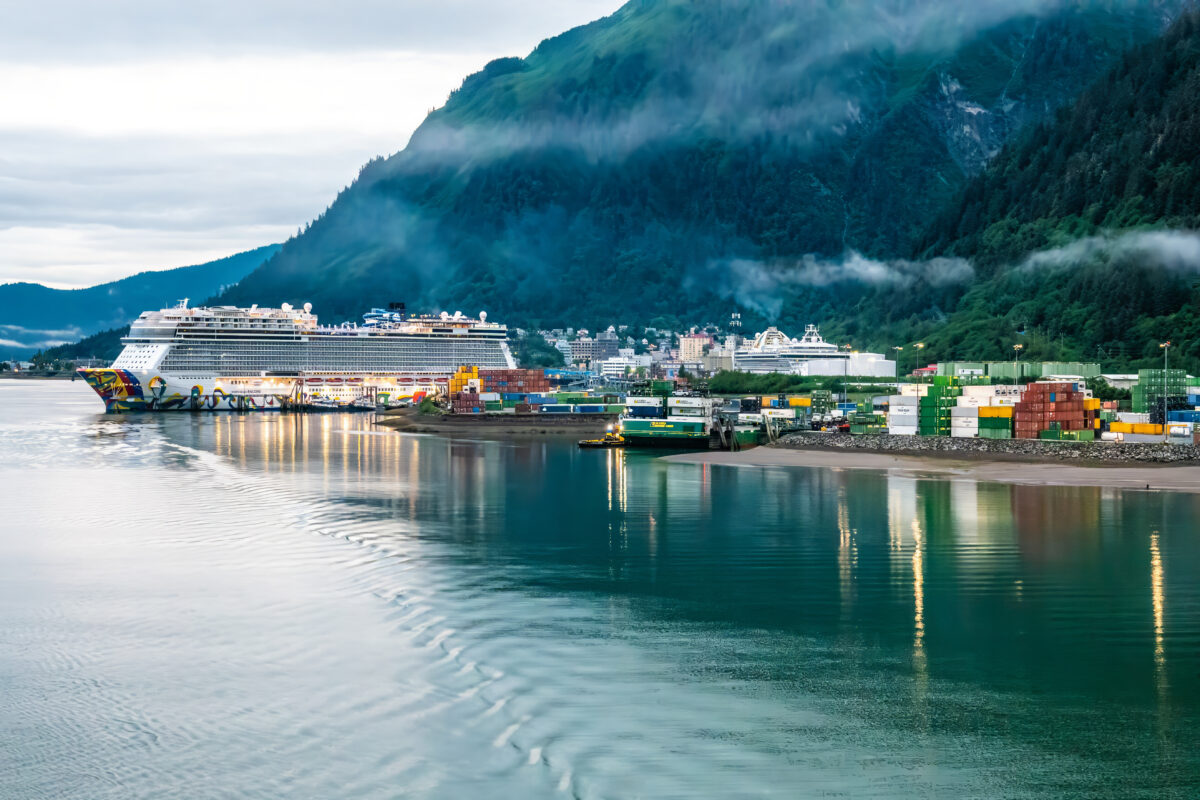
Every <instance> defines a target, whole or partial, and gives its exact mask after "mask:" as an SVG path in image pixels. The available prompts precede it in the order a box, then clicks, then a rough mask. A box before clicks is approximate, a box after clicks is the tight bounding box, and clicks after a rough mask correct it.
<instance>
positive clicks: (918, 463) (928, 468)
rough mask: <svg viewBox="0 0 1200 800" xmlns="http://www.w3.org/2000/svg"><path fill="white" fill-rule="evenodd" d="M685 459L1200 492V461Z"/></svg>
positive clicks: (719, 455) (794, 454)
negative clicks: (1135, 463)
mask: <svg viewBox="0 0 1200 800" xmlns="http://www.w3.org/2000/svg"><path fill="white" fill-rule="evenodd" d="M664 458H665V460H667V461H672V462H676V463H683V464H722V465H727V466H735V467H813V468H829V469H868V470H882V471H885V472H892V473H898V474H904V475H909V476H912V477H930V478H936V477H942V478H966V479H968V480H975V481H991V482H995V483H1020V484H1035V485H1049V486H1105V487H1112V488H1118V489H1140V490H1143V491H1144V490H1145V489H1146V487H1147V486H1149V487H1150V489H1151V490H1157V491H1163V490H1165V491H1176V492H1196V493H1200V466H1193V465H1187V466H1175V465H1166V464H1164V465H1141V464H1139V465H1138V466H1128V465H1124V464H1114V465H1111V466H1108V465H1106V466H1079V465H1075V464H1063V463H1061V462H1058V463H1029V462H1016V461H986V460H980V459H977V458H973V459H952V458H947V457H944V456H940V457H937V458H925V457H919V456H900V455H889V454H884V453H863V452H830V451H827V450H788V449H783V448H774V447H756V448H754V449H753V450H745V451H742V452H740V453H727V452H705V453H684V454H681V455H674V456H665V457H664Z"/></svg>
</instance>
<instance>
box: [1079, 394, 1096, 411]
mask: <svg viewBox="0 0 1200 800" xmlns="http://www.w3.org/2000/svg"><path fill="white" fill-rule="evenodd" d="M1083 410H1084V411H1099V410H1100V401H1099V400H1097V399H1096V398H1094V397H1093V398H1091V399H1090V400H1084V401H1083Z"/></svg>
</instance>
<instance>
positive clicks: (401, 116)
mask: <svg viewBox="0 0 1200 800" xmlns="http://www.w3.org/2000/svg"><path fill="white" fill-rule="evenodd" d="M620 5H621V0H392V2H386V1H385V0H341V2H338V3H329V2H320V3H317V2H309V1H308V0H237V1H236V2H235V1H234V0H194V1H193V2H190V3H182V2H171V1H170V0H103V1H102V0H38V2H29V0H0V283H6V282H11V281H20V280H27V281H36V282H39V283H45V284H48V285H52V286H59V287H75V286H89V285H92V284H95V283H101V282H103V281H107V280H113V279H115V278H120V277H124V276H126V275H130V274H132V273H134V272H139V271H141V270H144V269H160V268H167V267H176V266H184V265H187V264H196V263H202V262H204V261H209V260H211V259H214V258H220V257H221V256H226V255H230V254H232V253H234V252H237V251H240V250H246V249H249V248H252V247H257V246H258V245H262V244H268V243H271V242H278V241H283V240H284V239H285V238H287V237H288V236H289V235H291V234H293V233H295V231H296V228H298V227H299V226H301V225H303V224H304V223H305V222H306V221H308V220H310V219H312V218H313V217H315V216H316V215H317V214H319V213H320V212H321V210H322V209H324V208H325V207H326V206H327V205H328V204H329V202H330V201H331V200H332V199H333V197H334V195H335V194H336V193H337V192H338V190H339V189H341V188H342V187H343V186H345V185H346V184H348V183H349V182H350V181H351V180H352V179H353V178H354V176H355V175H356V174H357V172H358V168H359V167H360V166H361V165H362V164H363V163H365V162H366V161H367V160H368V159H370V158H371V157H372V156H375V155H381V154H389V153H393V152H395V151H397V150H400V149H402V148H403V146H404V144H405V143H406V142H407V141H408V137H409V135H410V134H411V133H412V131H413V129H415V128H416V126H417V125H418V124H420V122H421V120H422V119H423V118H424V116H425V114H426V113H427V112H428V110H429V109H430V108H433V107H436V106H440V105H441V104H442V103H444V102H445V100H446V95H447V94H448V93H449V92H450V91H451V90H452V89H454V88H456V87H457V86H458V85H459V83H460V82H461V81H462V79H463V78H464V77H465V76H466V75H467V74H469V73H471V72H474V71H476V70H478V69H479V68H480V67H482V66H483V65H484V64H485V63H487V62H488V61H490V60H491V59H493V58H497V57H500V56H507V55H526V54H527V53H528V52H529V51H530V50H532V49H533V48H534V46H536V45H537V43H538V42H539V41H541V40H542V39H544V38H546V37H548V36H552V35H554V34H556V33H560V32H562V31H564V30H566V29H568V28H570V27H572V26H574V25H578V24H581V23H584V22H587V21H589V20H592V19H596V18H598V17H602V16H604V15H606V14H609V13H611V12H613V11H615V10H616V9H617V8H618V7H619V6H620Z"/></svg>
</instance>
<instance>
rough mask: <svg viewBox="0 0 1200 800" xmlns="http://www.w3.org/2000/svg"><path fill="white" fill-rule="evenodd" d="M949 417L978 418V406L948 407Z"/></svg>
mask: <svg viewBox="0 0 1200 800" xmlns="http://www.w3.org/2000/svg"><path fill="white" fill-rule="evenodd" d="M950 418H951V419H979V406H955V407H954V408H952V409H950Z"/></svg>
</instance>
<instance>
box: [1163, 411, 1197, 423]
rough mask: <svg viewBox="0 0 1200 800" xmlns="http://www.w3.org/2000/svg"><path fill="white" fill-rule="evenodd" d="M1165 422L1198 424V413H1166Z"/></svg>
mask: <svg viewBox="0 0 1200 800" xmlns="http://www.w3.org/2000/svg"><path fill="white" fill-rule="evenodd" d="M1167 422H1191V423H1197V422H1200V411H1168V412H1167Z"/></svg>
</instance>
